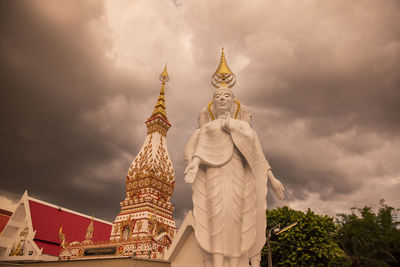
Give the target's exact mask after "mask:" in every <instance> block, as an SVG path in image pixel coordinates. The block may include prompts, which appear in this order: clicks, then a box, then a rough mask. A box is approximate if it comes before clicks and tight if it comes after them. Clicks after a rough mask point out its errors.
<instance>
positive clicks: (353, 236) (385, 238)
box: [336, 200, 400, 267]
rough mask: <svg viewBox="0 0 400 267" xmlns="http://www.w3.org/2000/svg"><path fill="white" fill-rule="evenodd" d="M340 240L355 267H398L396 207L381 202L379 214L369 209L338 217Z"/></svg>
mask: <svg viewBox="0 0 400 267" xmlns="http://www.w3.org/2000/svg"><path fill="white" fill-rule="evenodd" d="M336 222H337V224H338V225H339V230H338V233H337V240H338V243H339V245H340V247H341V248H343V250H344V251H345V252H346V254H347V255H348V256H349V258H350V259H351V261H352V266H378V267H379V266H399V265H400V230H399V228H398V226H399V224H400V223H399V222H398V221H397V222H396V211H395V209H394V208H393V207H389V206H387V205H385V203H384V200H381V201H380V207H379V211H378V213H377V214H375V213H373V212H372V210H371V208H370V207H364V208H362V209H360V208H353V209H352V212H351V214H338V215H337V219H336Z"/></svg>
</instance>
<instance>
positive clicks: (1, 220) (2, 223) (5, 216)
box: [0, 209, 12, 233]
mask: <svg viewBox="0 0 400 267" xmlns="http://www.w3.org/2000/svg"><path fill="white" fill-rule="evenodd" d="M11 215H12V212H11V211H8V210H3V209H0V233H1V232H3V229H4V227H6V224H7V222H8V220H9V219H10V217H11Z"/></svg>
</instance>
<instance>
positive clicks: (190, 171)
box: [185, 157, 200, 184]
mask: <svg viewBox="0 0 400 267" xmlns="http://www.w3.org/2000/svg"><path fill="white" fill-rule="evenodd" d="M199 165H200V159H199V158H197V157H195V158H193V160H192V162H190V163H189V165H188V166H187V167H186V169H185V182H186V183H187V184H192V183H193V182H194V179H195V178H196V175H197V172H198V171H199Z"/></svg>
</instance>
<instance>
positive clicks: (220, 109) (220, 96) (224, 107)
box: [213, 86, 235, 117]
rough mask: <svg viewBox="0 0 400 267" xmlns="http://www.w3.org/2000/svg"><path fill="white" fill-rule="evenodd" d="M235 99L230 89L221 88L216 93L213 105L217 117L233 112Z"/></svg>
mask: <svg viewBox="0 0 400 267" xmlns="http://www.w3.org/2000/svg"><path fill="white" fill-rule="evenodd" d="M234 99H235V96H234V95H233V92H232V90H231V89H229V88H228V87H225V86H221V87H219V88H218V89H216V90H215V91H214V94H213V105H214V108H215V111H216V113H217V114H216V115H217V117H218V116H219V115H222V114H224V113H225V112H230V111H231V109H232V104H233V101H234Z"/></svg>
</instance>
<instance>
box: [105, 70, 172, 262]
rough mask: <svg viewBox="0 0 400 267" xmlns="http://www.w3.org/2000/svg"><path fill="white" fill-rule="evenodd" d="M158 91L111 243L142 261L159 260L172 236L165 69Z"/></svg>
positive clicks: (170, 169)
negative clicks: (140, 258)
mask: <svg viewBox="0 0 400 267" xmlns="http://www.w3.org/2000/svg"><path fill="white" fill-rule="evenodd" d="M160 80H161V90H160V95H159V97H158V100H157V103H156V104H155V107H154V111H153V113H152V114H151V116H150V117H149V118H148V119H147V120H146V122H145V124H146V126H147V136H146V138H145V140H144V143H143V146H142V148H141V150H140V152H139V153H138V155H137V156H136V158H135V159H134V160H133V162H132V164H131V165H130V167H129V170H128V174H127V176H126V197H125V199H124V200H123V201H122V202H121V203H120V205H121V211H120V213H119V215H118V216H117V217H116V219H115V221H114V223H113V227H112V231H111V237H110V241H111V242H113V243H114V242H115V243H121V244H124V245H123V246H119V247H118V250H119V251H118V254H120V255H129V256H132V255H133V256H136V257H142V258H153V259H157V258H162V254H163V252H164V250H165V249H166V248H167V247H169V245H170V244H171V242H172V238H173V237H174V235H175V232H176V227H175V221H174V219H173V217H172V213H173V210H174V207H173V206H172V204H171V197H172V192H173V190H174V185H175V178H174V169H173V167H172V163H171V160H170V157H169V155H168V150H167V140H166V135H167V131H168V129H169V128H170V127H171V123H170V122H169V121H168V118H167V112H166V105H165V95H164V94H165V83H166V82H168V80H169V76H168V73H167V66H165V68H164V71H163V72H162V73H161V75H160Z"/></svg>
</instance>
